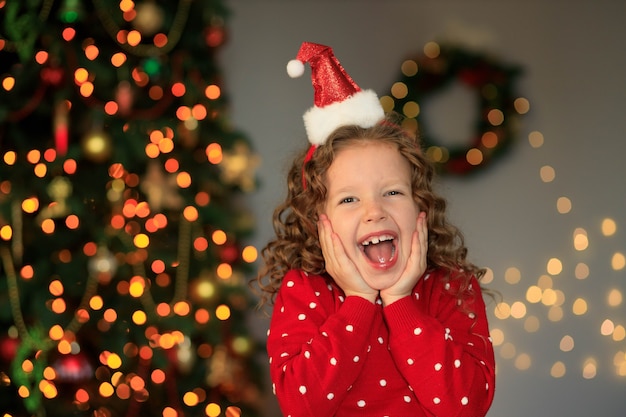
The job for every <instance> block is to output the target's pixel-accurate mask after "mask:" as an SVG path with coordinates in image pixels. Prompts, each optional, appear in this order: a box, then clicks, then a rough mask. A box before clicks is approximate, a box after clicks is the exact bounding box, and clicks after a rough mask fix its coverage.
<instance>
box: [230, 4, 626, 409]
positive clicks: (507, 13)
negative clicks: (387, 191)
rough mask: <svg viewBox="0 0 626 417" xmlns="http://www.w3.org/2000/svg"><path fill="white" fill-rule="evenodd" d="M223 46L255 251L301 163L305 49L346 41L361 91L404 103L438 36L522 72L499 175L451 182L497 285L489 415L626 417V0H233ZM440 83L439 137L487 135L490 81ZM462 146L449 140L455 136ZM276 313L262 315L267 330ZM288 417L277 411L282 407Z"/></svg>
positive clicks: (458, 215) (496, 165) (436, 97)
mask: <svg viewBox="0 0 626 417" xmlns="http://www.w3.org/2000/svg"><path fill="white" fill-rule="evenodd" d="M229 4H230V6H231V8H232V10H233V17H232V20H231V26H230V38H229V41H228V45H227V47H226V48H225V51H224V54H223V58H224V60H223V62H224V66H225V72H226V74H227V80H226V82H227V85H228V90H229V91H230V93H231V98H232V117H233V119H234V120H235V122H236V125H237V126H238V127H240V128H241V129H243V130H244V131H246V132H247V133H248V134H249V135H250V136H251V138H252V141H253V142H254V144H255V147H256V150H257V151H258V153H259V155H260V156H261V160H262V163H261V165H260V167H259V171H258V172H259V178H260V181H261V182H262V185H261V186H260V187H259V189H258V191H257V192H255V193H254V194H253V196H252V201H253V204H252V207H253V208H254V212H255V214H256V219H257V223H256V224H257V234H256V235H255V238H254V239H255V244H256V245H258V247H259V248H260V247H261V246H262V245H263V244H264V242H265V241H266V240H267V239H268V238H269V237H270V236H271V223H270V221H269V219H270V216H271V212H272V209H273V207H274V205H275V204H276V203H277V202H278V201H280V199H281V198H283V196H284V192H283V190H284V185H285V173H286V169H287V167H288V163H289V161H290V160H291V157H292V156H293V152H295V150H296V149H298V150H299V149H301V148H302V147H303V146H306V145H305V143H306V139H305V135H304V128H303V124H302V119H301V116H302V113H303V112H304V111H306V109H308V108H309V107H310V106H311V105H312V94H313V90H312V87H311V84H310V78H309V75H308V74H309V72H308V71H307V72H306V73H305V75H304V76H303V77H302V78H299V79H290V78H289V77H288V76H287V74H286V72H285V65H286V63H287V61H288V60H290V59H292V58H294V57H295V55H296V53H297V51H298V48H299V46H300V43H301V42H302V41H311V42H316V43H322V44H326V45H330V46H332V47H333V49H334V52H335V55H336V56H337V57H338V59H339V60H340V61H341V63H342V64H343V66H344V67H345V68H346V70H347V71H348V73H349V74H350V75H351V76H352V77H353V78H354V79H355V81H356V82H357V83H358V84H359V85H360V86H361V87H362V88H372V89H374V90H375V91H376V92H377V93H378V95H379V96H390V95H391V87H392V86H393V84H394V83H396V82H397V81H399V80H400V78H401V71H400V67H401V65H402V63H403V62H404V61H405V60H406V59H407V58H411V57H414V56H418V55H420V54H423V52H424V47H425V45H426V44H427V43H428V42H430V41H440V42H443V41H446V42H449V43H454V44H457V45H460V46H461V47H462V48H463V49H464V50H469V51H475V52H477V53H478V54H481V55H487V56H493V57H495V59H496V60H497V62H498V63H501V64H503V65H516V66H519V68H520V69H521V73H520V74H519V75H518V76H516V77H514V78H513V85H514V86H515V92H516V93H515V95H516V96H519V97H524V98H526V99H527V100H528V102H529V104H530V109H529V111H528V112H527V113H526V114H524V115H522V116H520V117H519V118H518V120H519V129H518V130H517V134H516V135H515V139H514V142H513V143H512V144H511V146H510V147H509V148H508V150H507V151H506V152H503V154H502V155H500V156H499V157H497V158H494V159H493V160H492V161H491V162H490V163H489V165H488V166H486V167H485V168H480V169H475V170H472V173H471V174H468V175H445V176H443V175H442V176H441V177H440V178H441V180H440V181H439V184H438V186H439V190H440V191H441V193H443V195H444V196H445V197H446V198H447V199H448V201H449V204H450V206H449V208H450V216H451V219H452V221H453V222H454V223H455V224H457V225H458V226H460V227H461V229H462V230H463V231H464V233H465V236H466V239H467V244H468V246H469V249H470V252H469V255H470V258H471V259H472V260H473V261H475V262H476V263H478V264H480V265H484V266H487V267H489V268H490V269H491V271H492V280H491V281H490V282H488V283H486V284H485V285H486V286H487V287H489V288H491V289H493V290H496V291H499V292H500V293H501V295H502V299H501V300H498V301H499V302H501V303H502V304H501V305H500V306H499V308H498V311H496V303H495V302H491V303H490V304H489V305H488V309H489V313H490V317H491V327H492V330H493V335H494V340H495V342H496V360H497V365H498V380H497V390H496V392H497V393H496V398H495V402H494V405H493V407H492V409H491V411H490V413H489V416H490V417H522V416H528V415H534V416H580V417H583V416H588V415H593V414H598V415H602V416H613V417H617V416H622V415H624V409H625V408H626V402H625V400H624V393H625V392H626V365H625V354H626V339H625V334H624V326H625V325H626V306H625V305H624V301H623V300H622V299H623V296H624V295H625V294H624V293H625V289H626V272H625V269H624V256H625V255H626V231H625V228H626V215H625V213H626V167H625V164H624V163H623V157H624V154H625V153H626V140H625V139H626V122H625V121H624V117H623V115H622V113H623V111H624V104H623V102H624V100H625V99H626V81H625V80H624V76H623V74H624V73H626V54H625V53H624V52H623V51H624V50H625V48H626V29H625V28H624V25H623V17H624V16H626V3H624V2H622V1H618V0H601V1H598V2H588V1H584V0H574V1H562V0H556V1H549V2H546V1H539V0H530V1H524V2H519V1H512V0H504V1H492V0H477V1H471V2H467V1H429V0H413V1H408V0H389V1H384V2H382V1H375V0H369V1H368V0H352V1H350V0H348V1H345V0H344V1H330V0H315V1H314V0H297V1H286V0H285V1H281V0H266V1H253V0H232V1H230V2H229ZM455 84H460V83H452V85H451V86H450V87H449V88H440V89H437V90H436V92H432V91H431V93H430V94H429V99H430V100H429V101H428V103H423V106H422V109H423V110H424V113H425V114H424V116H425V117H426V121H427V122H428V126H429V127H430V128H431V132H432V133H433V135H435V136H436V137H437V138H439V142H440V143H447V144H452V145H457V146H458V145H459V144H463V143H465V144H466V145H468V144H469V142H471V137H472V132H473V129H474V127H473V124H472V123H473V122H474V120H475V119H476V117H477V116H476V112H477V107H478V106H477V104H476V101H475V97H474V96H475V91H471V90H467V89H463V88H460V87H458V86H455ZM445 141H447V142H445ZM266 326H267V322H266V321H263V320H261V321H260V325H259V334H261V335H262V334H264V331H265V328H266ZM268 415H278V414H276V413H275V414H271V413H270V414H268Z"/></svg>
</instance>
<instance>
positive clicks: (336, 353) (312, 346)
mask: <svg viewBox="0 0 626 417" xmlns="http://www.w3.org/2000/svg"><path fill="white" fill-rule="evenodd" d="M336 298H337V294H336V293H333V291H332V287H330V286H328V285H327V284H326V282H325V281H324V280H323V279H322V278H321V277H308V276H306V275H304V274H303V273H301V272H298V271H290V272H288V273H287V275H286V276H285V278H284V279H283V283H282V285H281V288H280V290H279V292H278V295H277V298H276V302H275V304H274V311H273V313H272V320H271V323H270V331H269V334H268V339H267V350H268V356H269V360H270V376H271V379H272V382H273V389H274V393H275V394H276V397H277V399H278V403H279V405H280V407H281V410H282V412H283V413H284V415H289V416H293V417H305V416H306V417H308V416H315V417H330V416H333V415H334V414H335V412H336V411H337V409H338V407H339V405H340V404H341V401H342V399H343V398H344V397H345V395H346V393H347V392H348V390H349V389H350V387H351V385H352V384H353V383H354V381H355V380H356V379H357V377H358V375H359V373H360V371H361V370H362V364H363V363H364V362H365V360H364V358H365V356H366V355H367V354H368V351H369V348H368V346H367V341H368V340H370V335H371V333H372V332H373V331H375V329H372V327H373V326H372V322H373V320H374V317H375V315H376V314H380V306H376V305H374V304H372V303H370V302H369V301H367V300H365V299H363V298H360V297H347V298H346V299H345V300H343V299H342V300H336ZM335 303H340V306H339V308H337V309H336V311H334V310H335V308H334V307H333V306H334V305H335ZM380 322H381V325H382V320H380Z"/></svg>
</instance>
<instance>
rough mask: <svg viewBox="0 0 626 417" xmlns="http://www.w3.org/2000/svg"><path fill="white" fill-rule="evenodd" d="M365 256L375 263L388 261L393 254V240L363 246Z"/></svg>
mask: <svg viewBox="0 0 626 417" xmlns="http://www.w3.org/2000/svg"><path fill="white" fill-rule="evenodd" d="M364 249H365V256H367V258H368V259H369V260H370V261H372V262H375V263H380V264H383V263H385V262H389V260H390V259H391V257H392V256H393V241H391V240H387V241H384V242H380V243H376V244H372V243H370V244H369V245H367V246H365V248H364Z"/></svg>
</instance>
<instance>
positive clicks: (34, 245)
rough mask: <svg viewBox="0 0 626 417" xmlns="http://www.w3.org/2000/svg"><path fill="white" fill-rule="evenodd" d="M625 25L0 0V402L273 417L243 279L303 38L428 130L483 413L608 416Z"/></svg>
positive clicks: (623, 367) (275, 167) (551, 9)
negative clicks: (471, 276)
mask: <svg viewBox="0 0 626 417" xmlns="http://www.w3.org/2000/svg"><path fill="white" fill-rule="evenodd" d="M624 16H626V3H625V2H623V1H622V0H598V1H594V2H588V1H584V0H569V1H565V0H553V1H550V2H547V1H540V0H528V1H525V2H518V1H512V0H500V1H493V0H475V1H472V2H467V1H460V0H459V1H452V0H445V1H432V0H411V1H409V0H387V1H384V2H383V1H377V0H224V1H222V0H202V1H201V0H193V1H191V0H189V1H187V0H181V1H179V2H169V1H164V0H163V1H160V0H135V1H130V0H124V1H118V0H93V1H89V2H80V1H76V0H62V1H53V0H40V1H37V0H34V1H30V2H22V1H18V0H7V1H1V0H0V156H1V158H2V160H1V161H0V331H1V333H0V412H2V413H4V414H3V415H6V416H13V417H18V416H31V415H47V416H50V417H53V416H57V415H58V416H65V415H70V414H72V415H77V416H78V415H85V416H88V415H94V414H98V415H107V416H111V417H114V416H121V415H124V416H126V417H132V416H139V415H141V416H150V415H154V416H163V417H177V416H182V415H187V416H209V417H217V416H221V415H227V416H229V417H236V416H239V415H243V416H248V417H251V416H255V415H258V416H263V417H278V416H280V411H279V409H278V406H277V404H276V400H275V399H274V397H273V395H272V394H271V383H270V380H269V375H268V373H267V368H266V362H267V359H266V357H265V353H264V341H265V335H266V331H267V328H268V325H269V319H268V317H266V316H263V315H262V314H261V313H259V312H257V311H255V309H254V305H255V302H256V299H255V297H254V296H253V295H252V294H251V293H250V291H249V290H248V288H247V285H246V281H247V280H248V279H249V278H251V277H253V276H254V273H255V270H256V267H257V265H258V251H259V250H260V249H261V248H262V247H263V246H264V245H265V243H266V242H267V241H268V240H269V239H271V237H272V233H273V232H272V228H271V215H272V211H273V209H274V207H275V206H276V205H277V204H278V203H279V202H280V201H281V200H282V199H283V198H284V195H285V194H284V190H285V186H286V184H285V178H286V173H287V169H288V167H289V163H290V162H291V160H292V157H293V156H294V154H295V153H296V152H297V151H299V150H301V149H302V148H305V147H307V141H306V138H305V132H304V126H303V122H302V114H303V113H304V112H305V111H306V110H307V109H308V108H309V107H311V106H312V104H313V89H312V86H311V82H310V78H309V74H310V72H309V70H308V68H307V70H306V72H305V75H304V77H302V78H299V79H290V78H289V77H288V75H287V73H286V68H285V67H286V64H287V62H288V61H289V60H291V59H293V58H295V56H296V54H297V51H298V48H299V47H300V44H301V42H303V41H310V42H316V43H322V44H326V45H329V46H331V47H332V48H333V49H334V52H335V55H336V56H337V57H338V59H339V60H340V61H341V63H342V64H343V66H344V67H345V68H346V70H347V71H348V73H349V74H350V75H351V76H352V77H353V78H354V80H355V81H356V82H357V84H359V85H360V86H361V87H362V88H371V89H373V90H375V91H376V92H377V93H378V95H379V97H381V100H382V102H383V103H384V105H385V107H386V108H387V109H394V110H396V111H399V112H401V113H404V114H405V115H407V117H409V119H410V121H412V123H413V124H411V123H409V124H408V125H407V127H409V128H415V125H416V124H417V123H419V125H420V128H421V129H423V130H424V133H425V135H424V140H425V145H426V147H427V151H428V152H429V155H431V156H432V158H433V159H434V160H435V161H436V162H437V164H438V166H439V167H440V168H441V175H440V176H439V177H438V179H437V184H436V186H437V188H438V190H439V192H440V193H441V194H442V195H443V196H445V197H446V199H447V201H448V203H449V217H450V220H451V221H452V223H454V224H456V225H457V226H459V227H460V228H461V229H462V231H463V232H464V235H465V238H466V244H467V246H468V247H469V257H470V259H471V260H472V261H473V262H474V263H476V264H479V265H481V266H485V267H486V268H488V274H487V276H486V277H485V279H484V281H483V284H484V285H485V287H487V288H489V289H491V290H494V291H496V292H498V293H499V294H500V296H499V297H497V298H496V299H495V300H488V303H487V309H488V314H489V318H490V325H491V331H492V337H493V340H494V345H495V353H496V361H497V388H496V397H495V401H494V404H493V406H492V409H491V410H490V412H489V417H522V416H524V417H525V416H528V415H533V416H555V415H556V416H560V415H567V416H575V417H583V416H585V417H586V416H589V415H594V414H596V415H602V416H606V417H621V416H623V415H624V409H626V402H625V400H624V393H625V392H626V302H625V301H624V296H625V292H626V272H625V271H626V232H625V230H624V229H625V227H626V215H625V213H626V181H625V179H626V164H624V162H623V159H624V154H626V122H625V118H624V117H623V115H622V113H623V111H624V99H626V81H624V76H623V74H625V73H626V54H625V53H624V50H625V49H626V28H625V27H624V24H623V20H624ZM446 69H447V70H446ZM475 148H476V149H478V148H480V151H479V152H478V151H476V149H475ZM373 169H384V167H373Z"/></svg>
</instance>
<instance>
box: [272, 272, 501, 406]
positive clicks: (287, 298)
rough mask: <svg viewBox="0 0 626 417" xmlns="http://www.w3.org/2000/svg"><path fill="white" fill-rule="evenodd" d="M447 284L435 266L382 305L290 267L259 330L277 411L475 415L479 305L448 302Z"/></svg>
mask: <svg viewBox="0 0 626 417" xmlns="http://www.w3.org/2000/svg"><path fill="white" fill-rule="evenodd" d="M455 285H456V284H455V281H454V279H450V280H449V281H444V279H443V275H440V273H439V272H435V273H433V274H429V275H427V276H424V277H423V278H422V279H421V280H419V281H418V284H417V286H416V288H415V290H414V291H413V296H411V297H407V298H405V299H401V300H399V301H397V302H395V303H393V304H391V305H389V306H385V307H383V306H382V304H381V302H380V301H381V300H380V299H377V300H376V303H375V304H372V303H370V302H368V301H366V300H364V299H361V298H359V297H345V296H344V294H343V293H342V292H341V290H339V288H338V287H337V286H336V285H334V284H329V283H328V281H327V280H325V279H324V278H322V277H319V276H316V275H309V276H306V275H305V274H300V273H298V272H297V271H290V272H289V273H288V274H287V276H286V277H285V279H284V281H283V286H282V288H281V289H280V291H279V294H278V295H277V298H276V304H275V309H274V311H275V314H274V315H273V317H272V323H271V325H270V328H271V331H270V330H268V332H267V338H268V342H267V350H268V362H269V364H270V365H269V366H270V373H271V376H272V392H274V393H275V395H276V396H277V398H278V401H279V403H280V405H281V410H282V411H283V415H285V416H291V417H320V416H332V415H336V414H350V415H357V414H359V413H361V415H364V416H377V417H378V416H380V417H384V416H409V415H410V416H412V417H413V416H415V417H420V416H430V415H438V416H444V415H458V416H460V417H484V415H485V414H486V411H487V409H488V407H489V405H490V403H491V399H492V398H493V390H492V389H491V388H490V387H492V386H494V384H493V378H494V366H495V364H494V361H493V348H492V345H491V343H490V342H491V341H490V340H488V339H487V338H488V337H489V334H488V327H487V322H486V315H485V312H484V304H483V303H482V300H481V299H480V300H477V302H474V303H473V304H469V303H464V304H463V307H462V308H461V307H458V306H457V301H458V300H457V299H456V298H455V296H454V293H455V290H456V289H457V287H455ZM475 298H476V297H475ZM468 309H469V310H471V311H470V312H468ZM487 340H488V342H486V341H487ZM477 375H478V376H477ZM477 378H481V379H480V380H479V379H477ZM468 381H471V383H468ZM480 381H482V384H478V383H479V382H480ZM479 386H480V387H481V388H480V389H477V387H479ZM413 387H416V388H415V390H414V389H413ZM483 387H484V389H483ZM382 392H384V394H383V393H382Z"/></svg>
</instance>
